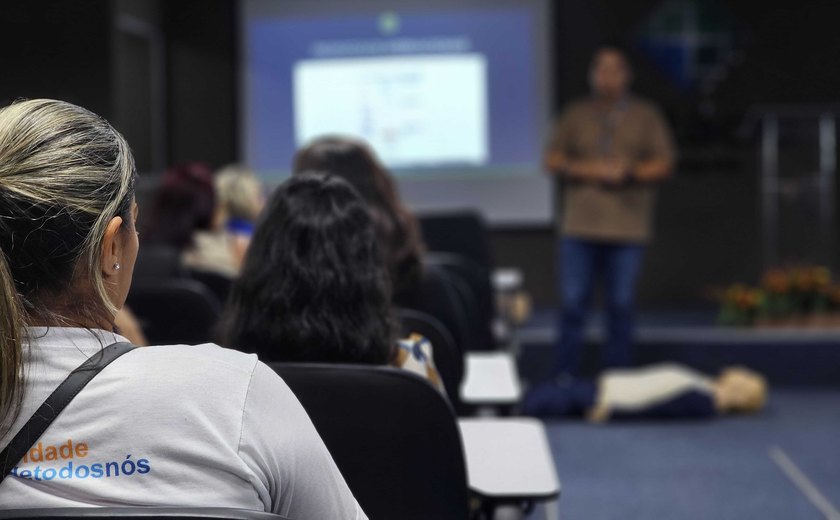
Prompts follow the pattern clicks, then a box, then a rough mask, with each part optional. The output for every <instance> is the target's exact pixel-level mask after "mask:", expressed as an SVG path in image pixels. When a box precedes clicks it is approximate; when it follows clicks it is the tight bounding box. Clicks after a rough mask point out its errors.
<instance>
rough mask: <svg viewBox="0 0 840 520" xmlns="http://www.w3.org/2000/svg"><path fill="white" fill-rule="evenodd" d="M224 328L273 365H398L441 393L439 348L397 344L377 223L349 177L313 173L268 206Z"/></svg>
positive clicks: (289, 184) (229, 339) (418, 340)
mask: <svg viewBox="0 0 840 520" xmlns="http://www.w3.org/2000/svg"><path fill="white" fill-rule="evenodd" d="M222 321H223V325H222V337H223V341H222V343H223V344H228V345H234V346H237V347H238V348H244V349H246V351H247V352H256V353H257V354H258V355H259V357H260V359H261V360H263V361H293V362H294V361H296V362H318V363H360V364H372V365H386V364H390V365H394V366H397V367H401V368H404V369H407V370H410V371H412V372H415V373H418V374H420V375H422V376H424V377H427V378H428V379H429V380H430V381H431V382H432V383H433V384H435V385H436V386H438V388H440V379H439V377H438V374H437V371H436V370H435V368H434V364H433V362H432V352H431V346H430V345H429V342H428V341H427V340H425V339H423V338H422V337H418V336H414V337H411V338H407V339H403V340H399V341H398V340H397V339H396V336H395V334H396V333H397V328H396V325H395V323H394V318H393V316H392V312H391V284H390V279H389V276H388V271H387V268H386V267H385V264H384V262H383V260H382V258H381V255H380V250H379V246H378V243H377V236H376V230H375V226H374V221H373V219H372V218H371V214H370V212H369V211H368V207H367V205H366V204H365V202H364V201H363V200H362V199H361V197H360V196H359V194H358V193H356V190H354V189H353V187H352V186H351V185H350V184H349V183H347V182H346V181H344V180H343V179H341V178H340V177H336V176H330V175H328V174H322V173H313V172H304V173H301V174H299V175H296V176H294V177H292V178H291V179H289V180H288V181H286V182H285V183H283V184H282V185H281V186H280V187H279V188H278V189H277V191H275V192H274V194H273V195H272V196H271V198H270V199H269V201H268V206H267V207H266V211H265V213H264V215H263V216H262V218H261V220H260V222H259V223H258V224H257V228H256V231H255V232H254V236H253V239H252V240H251V246H250V248H249V249H248V254H247V255H246V257H245V264H244V265H243V268H242V273H241V275H240V277H239V279H238V280H237V281H236V282H235V283H234V286H233V291H232V293H231V298H230V300H229V303H228V308H227V309H226V311H225V316H224V318H223V320H222Z"/></svg>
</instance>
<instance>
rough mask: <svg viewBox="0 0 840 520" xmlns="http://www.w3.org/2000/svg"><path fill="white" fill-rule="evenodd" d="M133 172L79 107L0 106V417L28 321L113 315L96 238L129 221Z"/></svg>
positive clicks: (13, 386)
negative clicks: (115, 223)
mask: <svg viewBox="0 0 840 520" xmlns="http://www.w3.org/2000/svg"><path fill="white" fill-rule="evenodd" d="M136 176H137V172H136V170H135V167H134V159H133V157H132V155H131V151H130V150H129V147H128V143H126V141H125V139H124V138H123V136H122V135H120V134H119V132H117V131H116V130H115V129H114V128H113V127H112V126H111V125H110V124H109V123H108V122H107V121H106V120H105V119H103V118H102V117H100V116H98V115H96V114H94V113H92V112H90V111H88V110H85V109H84V108H81V107H78V106H76V105H73V104H70V103H66V102H63V101H55V100H51V99H34V100H29V101H19V102H16V103H13V104H11V105H9V106H7V107H4V108H2V109H0V251H2V253H0V256H2V261H0V326H2V331H0V378H2V379H0V424H7V423H8V422H7V420H8V419H9V418H10V416H13V415H14V411H13V410H14V409H15V408H16V407H15V403H16V400H19V399H20V396H21V392H22V388H23V385H22V376H21V349H22V345H23V344H24V343H25V341H24V339H23V338H22V335H24V334H25V330H26V329H25V328H24V327H25V326H26V325H28V324H29V322H30V319H31V320H35V319H36V318H37V319H38V320H39V321H40V322H42V323H44V322H45V323H55V324H59V323H64V322H71V319H70V318H68V317H66V316H64V315H63V314H62V313H63V312H65V311H66V312H76V313H90V314H91V315H93V314H95V313H98V314H101V313H103V312H106V311H107V312H110V313H111V314H112V315H113V314H115V313H116V305H115V304H114V302H112V301H110V299H109V296H108V291H107V289H106V286H105V280H104V278H103V276H102V266H101V263H102V262H101V258H102V241H103V237H104V236H105V233H106V230H107V227H108V224H109V223H110V222H111V220H112V219H113V218H114V217H116V216H120V217H123V221H124V222H125V223H126V226H128V227H129V228H130V227H131V226H132V225H133V224H132V223H131V218H130V213H131V207H132V202H133V200H134V185H135V180H136ZM131 230H132V231H133V228H131ZM68 309H71V310H68Z"/></svg>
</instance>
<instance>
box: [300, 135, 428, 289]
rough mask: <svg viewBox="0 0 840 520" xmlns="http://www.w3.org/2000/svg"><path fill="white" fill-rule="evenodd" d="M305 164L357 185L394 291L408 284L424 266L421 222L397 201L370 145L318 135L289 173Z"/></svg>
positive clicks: (305, 168) (415, 280)
mask: <svg viewBox="0 0 840 520" xmlns="http://www.w3.org/2000/svg"><path fill="white" fill-rule="evenodd" d="M310 170H317V171H322V172H326V173H330V174H332V175H337V176H339V177H341V178H343V179H344V180H346V181H348V182H349V183H350V184H352V185H353V187H354V188H356V191H358V192H359V194H360V195H361V196H362V198H363V199H364V200H365V202H367V204H368V206H369V207H370V212H371V215H372V216H373V221H374V225H375V226H376V233H377V235H378V237H379V243H380V247H381V248H382V254H383V255H384V257H385V261H386V262H387V265H388V270H389V272H390V275H391V280H392V283H393V286H394V293H395V297H396V298H397V299H399V297H400V295H401V294H402V293H404V292H406V291H411V290H413V289H414V288H415V287H416V285H417V283H418V282H419V279H420V276H421V273H422V269H423V267H422V259H423V242H422V238H421V234H420V227H419V225H418V223H417V219H416V218H415V217H414V215H412V214H411V212H410V211H409V210H408V209H407V208H406V207H405V206H403V204H402V202H400V198H399V194H398V192H397V188H396V186H395V185H394V180H393V179H392V178H391V175H390V174H389V173H388V170H386V169H385V167H384V166H383V165H382V163H381V162H380V161H379V159H378V158H377V157H376V155H375V154H374V152H373V150H371V149H370V147H368V146H367V145H366V144H365V143H363V142H362V141H358V140H355V139H352V138H347V137H322V138H319V139H316V140H314V141H312V142H311V143H309V145H307V146H305V147H303V148H302V149H300V150H299V151H298V153H297V154H296V156H295V159H294V165H293V171H294V173H301V172H304V171H310Z"/></svg>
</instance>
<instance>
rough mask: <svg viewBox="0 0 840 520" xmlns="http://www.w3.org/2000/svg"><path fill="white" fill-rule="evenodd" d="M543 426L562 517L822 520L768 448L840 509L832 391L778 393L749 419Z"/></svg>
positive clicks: (838, 403)
mask: <svg viewBox="0 0 840 520" xmlns="http://www.w3.org/2000/svg"><path fill="white" fill-rule="evenodd" d="M546 426H547V429H548V435H549V440H550V443H551V448H552V451H553V453H554V456H555V461H556V465H557V470H558V473H559V476H560V480H561V482H562V486H563V491H562V497H561V500H560V516H561V518H562V519H563V520H600V519H605V520H606V519H609V520H611V519H630V520H634V519H640V520H642V519H644V520H647V519H652V520H670V519H680V520H694V519H697V520H701V519H702V520H707V519H717V520H721V519H739V520H740V519H764V520H775V519H779V520H782V519H784V520H792V519H797V520H798V519H803V520H808V519H814V520H819V519H824V518H825V516H824V515H823V514H822V513H821V512H820V511H819V510H818V509H817V508H816V507H815V506H814V505H813V504H812V503H811V502H810V501H809V500H808V499H807V498H806V497H805V495H804V494H803V493H802V492H801V491H800V490H799V489H797V488H796V487H795V486H794V485H793V483H792V482H791V481H790V480H789V479H788V477H787V476H786V475H785V474H784V473H783V472H782V470H781V469H780V468H779V466H778V465H777V464H776V462H774V460H773V459H772V458H771V457H770V451H771V450H772V449H773V448H774V447H778V448H780V449H781V450H782V451H783V452H784V453H785V454H786V455H787V456H788V457H789V458H790V460H792V461H793V462H794V463H795V464H796V466H798V468H799V469H800V470H801V471H802V472H803V473H804V474H805V475H806V476H807V477H808V478H809V479H810V480H811V481H812V482H813V484H814V485H815V486H816V487H817V488H818V489H819V490H820V491H821V492H822V494H823V495H824V496H825V498H827V499H828V501H829V502H830V503H831V504H833V507H834V508H835V509H840V390H837V389H833V390H802V389H797V390H794V389H784V390H776V391H774V392H773V394H772V396H771V401H770V403H769V407H768V409H767V410H766V411H765V412H764V413H762V414H760V415H757V416H753V417H734V418H724V419H720V420H715V421H706V422H670V423H668V422H665V423H663V422H656V423H653V422H649V423H647V422H637V423H611V424H608V425H590V424H587V423H585V422H581V421H571V420H569V421H549V422H547V423H546ZM539 513H540V511H536V512H535V514H534V515H532V518H540V517H541V516H540V514H539Z"/></svg>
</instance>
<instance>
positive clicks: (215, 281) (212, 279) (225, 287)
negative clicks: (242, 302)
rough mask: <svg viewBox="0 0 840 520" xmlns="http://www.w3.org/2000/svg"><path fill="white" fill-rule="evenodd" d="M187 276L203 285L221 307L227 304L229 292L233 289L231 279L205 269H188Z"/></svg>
mask: <svg viewBox="0 0 840 520" xmlns="http://www.w3.org/2000/svg"><path fill="white" fill-rule="evenodd" d="M187 276H189V277H190V278H192V279H193V280H197V281H199V282H201V283H203V284H204V286H205V287H207V289H209V290H210V292H211V293H213V296H215V297H216V299H217V300H218V301H219V303H221V304H222V305H224V304H225V303H226V302H227V300H228V296H230V291H231V289H233V278H231V277H230V276H227V275H224V274H222V273H217V272H214V271H207V270H205V269H188V270H187Z"/></svg>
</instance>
